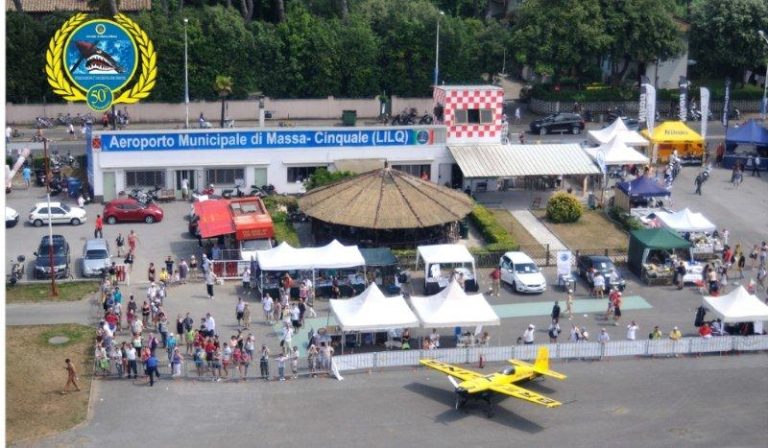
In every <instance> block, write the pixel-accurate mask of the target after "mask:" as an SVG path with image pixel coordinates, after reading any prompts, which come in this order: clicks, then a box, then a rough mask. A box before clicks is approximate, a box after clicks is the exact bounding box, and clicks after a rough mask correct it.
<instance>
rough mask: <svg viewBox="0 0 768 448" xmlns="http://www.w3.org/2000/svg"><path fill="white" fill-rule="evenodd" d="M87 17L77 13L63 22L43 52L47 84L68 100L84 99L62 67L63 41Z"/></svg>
mask: <svg viewBox="0 0 768 448" xmlns="http://www.w3.org/2000/svg"><path fill="white" fill-rule="evenodd" d="M87 18H88V15H87V14H83V13H78V14H75V15H74V16H72V17H71V18H70V19H69V20H67V21H66V22H64V25H62V26H61V28H59V29H58V30H56V34H54V35H53V39H51V42H50V43H49V44H48V51H46V52H45V74H46V75H47V76H48V84H50V85H51V87H53V91H54V92H55V93H58V94H59V95H61V96H62V97H63V98H64V99H65V100H68V101H85V100H86V98H85V95H84V94H83V92H82V91H81V90H80V89H78V88H76V87H74V86H73V85H71V84H70V83H69V81H67V77H66V76H64V71H63V70H62V69H61V68H62V65H63V64H62V61H61V59H62V55H63V53H64V43H65V42H66V40H67V36H69V35H70V33H72V31H73V30H74V29H75V28H77V26H78V25H80V24H81V23H83V22H84V21H85V20H86V19H87Z"/></svg>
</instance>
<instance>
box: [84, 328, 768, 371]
mask: <svg viewBox="0 0 768 448" xmlns="http://www.w3.org/2000/svg"><path fill="white" fill-rule="evenodd" d="M540 347H547V348H548V349H549V357H550V359H556V360H600V359H604V358H616V357H628V356H636V357H652V356H674V355H678V356H679V355H694V356H698V355H702V354H707V353H720V354H726V353H731V352H749V351H767V350H768V336H721V337H713V338H710V339H704V338H697V337H692V338H682V339H680V340H679V341H673V340H671V339H657V340H640V341H610V342H607V343H605V344H602V343H599V342H568V343H563V344H536V345H513V346H499V347H467V348H446V349H437V350H392V351H385V352H373V353H356V354H351V355H339V356H334V357H333V362H332V366H333V367H332V370H333V369H335V370H336V371H337V372H340V373H341V372H355V371H365V370H375V369H385V368H398V367H414V366H418V365H419V359H422V358H436V359H439V360H440V361H442V362H447V363H451V364H477V363H479V361H480V357H481V356H482V357H483V359H484V361H485V362H503V361H506V360H508V359H520V360H525V361H533V360H534V359H536V356H537V354H538V352H539V348H540ZM156 354H157V357H158V359H159V361H160V363H159V366H158V372H159V374H160V381H163V380H168V379H169V378H173V379H178V380H194V381H214V380H215V379H216V376H215V375H214V371H213V370H212V369H211V368H209V367H208V364H207V363H205V367H204V368H203V372H202V375H200V374H199V373H198V370H197V367H196V365H195V362H194V361H193V360H192V359H190V358H189V357H185V359H184V362H182V364H181V372H180V375H178V376H176V377H173V376H172V373H173V372H172V370H171V366H170V365H169V362H168V359H167V356H166V352H165V350H163V349H160V348H158V350H157V352H156ZM93 373H94V377H97V378H111V379H115V380H117V379H118V378H119V375H118V373H119V369H118V368H117V365H116V362H115V361H113V360H110V363H109V368H108V369H102V368H101V366H99V364H98V362H96V361H94V369H93ZM126 373H127V372H123V377H124V376H125V374H126ZM138 373H139V379H138V380H135V381H142V382H143V381H147V377H146V376H145V375H144V366H143V364H142V363H141V361H139V362H138ZM245 373H246V374H245V378H246V380H250V381H253V380H258V379H260V378H261V371H260V363H259V359H258V358H256V359H254V360H252V361H251V362H250V365H249V366H248V369H247V372H245ZM284 375H285V378H286V379H290V378H291V377H293V372H292V369H291V363H290V361H286V363H285V371H284ZM313 375H316V376H327V377H334V376H335V375H334V372H333V371H328V370H323V369H322V364H321V362H320V360H319V359H318V360H317V363H316V369H315V370H314V371H312V370H311V369H310V365H309V363H308V360H307V358H306V356H302V357H300V358H299V366H298V372H297V376H298V377H300V378H301V377H303V378H306V377H311V376H313ZM269 377H270V380H277V379H278V362H277V360H276V359H274V358H270V360H269ZM239 379H240V372H239V370H238V367H237V366H236V365H234V364H230V366H229V376H228V377H227V378H223V380H224V381H229V380H239Z"/></svg>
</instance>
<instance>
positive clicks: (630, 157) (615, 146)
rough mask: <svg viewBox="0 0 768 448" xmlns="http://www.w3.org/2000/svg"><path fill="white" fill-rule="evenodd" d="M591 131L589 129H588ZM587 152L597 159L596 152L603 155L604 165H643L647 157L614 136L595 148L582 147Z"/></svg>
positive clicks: (646, 161)
mask: <svg viewBox="0 0 768 448" xmlns="http://www.w3.org/2000/svg"><path fill="white" fill-rule="evenodd" d="M590 132H591V131H590ZM584 150H585V151H586V152H587V154H589V155H590V157H592V159H594V160H595V161H597V154H598V152H600V151H602V152H603V154H604V155H605V164H606V165H609V166H610V165H645V164H647V163H648V161H649V159H648V157H646V156H645V155H643V154H641V153H640V152H638V151H636V150H634V149H632V148H630V147H629V146H627V145H626V144H625V143H624V142H622V141H621V140H620V138H619V137H614V138H612V139H611V140H610V141H608V142H607V143H603V144H602V145H600V146H598V147H595V148H584Z"/></svg>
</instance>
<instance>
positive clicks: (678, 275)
mask: <svg viewBox="0 0 768 448" xmlns="http://www.w3.org/2000/svg"><path fill="white" fill-rule="evenodd" d="M686 272H687V269H686V268H685V263H684V262H683V261H682V260H681V261H680V263H678V265H677V267H676V268H675V283H677V289H678V290H680V289H683V287H684V286H685V282H684V281H683V279H684V278H685V273H686Z"/></svg>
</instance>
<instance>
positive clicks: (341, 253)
mask: <svg viewBox="0 0 768 448" xmlns="http://www.w3.org/2000/svg"><path fill="white" fill-rule="evenodd" d="M256 258H257V260H258V262H259V267H260V268H261V269H262V270H264V271H292V270H296V269H341V268H352V267H357V266H364V265H365V259H364V258H363V254H362V253H360V250H359V249H358V248H357V246H344V245H342V244H341V243H339V242H338V241H336V240H334V241H332V242H331V243H329V244H327V245H326V246H323V247H311V248H301V249H296V248H294V247H292V246H291V245H290V244H288V243H286V242H283V243H281V244H280V245H279V246H277V247H275V248H272V249H268V250H259V251H256Z"/></svg>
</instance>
